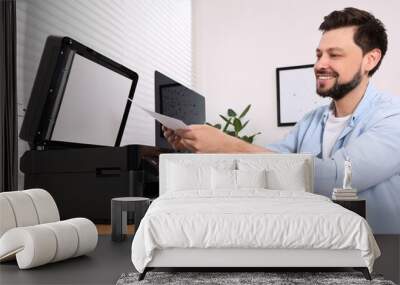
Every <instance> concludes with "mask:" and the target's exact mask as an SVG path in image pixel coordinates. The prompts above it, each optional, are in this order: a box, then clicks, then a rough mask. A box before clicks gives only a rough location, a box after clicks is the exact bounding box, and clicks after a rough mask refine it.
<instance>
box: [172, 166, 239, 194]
mask: <svg viewBox="0 0 400 285" xmlns="http://www.w3.org/2000/svg"><path fill="white" fill-rule="evenodd" d="M234 167H235V161H234V160H226V161H225V160H223V161H216V162H212V161H192V160H177V161H174V162H172V161H170V162H168V165H167V174H168V177H167V179H166V184H167V185H166V189H167V191H185V190H194V189H196V190H211V188H212V186H211V169H213V168H215V169H225V170H227V171H229V170H230V169H234Z"/></svg>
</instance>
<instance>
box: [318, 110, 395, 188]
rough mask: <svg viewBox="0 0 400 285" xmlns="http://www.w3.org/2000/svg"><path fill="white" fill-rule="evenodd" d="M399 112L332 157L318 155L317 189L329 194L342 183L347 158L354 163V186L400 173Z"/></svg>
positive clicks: (361, 185)
mask: <svg viewBox="0 0 400 285" xmlns="http://www.w3.org/2000/svg"><path fill="white" fill-rule="evenodd" d="M399 125H400V114H397V115H391V116H388V117H386V118H384V119H382V120H381V121H380V122H378V123H377V124H375V125H374V126H373V127H371V128H370V129H368V130H367V131H366V132H365V133H363V134H362V135H361V136H359V137H358V138H356V139H354V140H353V141H351V142H350V143H349V144H348V145H347V146H345V147H343V148H341V149H339V150H338V151H337V152H336V153H335V154H334V155H333V156H332V157H331V159H318V158H316V159H315V189H316V191H317V192H318V193H323V194H330V193H331V191H332V189H333V188H334V187H341V185H342V181H343V175H344V161H345V160H346V157H349V158H350V160H351V163H352V187H354V188H356V189H358V190H359V191H364V190H366V189H368V188H371V187H373V186H375V185H377V184H379V183H381V182H383V181H385V180H388V179H390V177H392V176H394V175H398V174H399V173H400V128H399Z"/></svg>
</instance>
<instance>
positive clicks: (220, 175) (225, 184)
mask: <svg viewBox="0 0 400 285" xmlns="http://www.w3.org/2000/svg"><path fill="white" fill-rule="evenodd" d="M211 188H212V189H213V190H231V191H232V190H237V189H241V188H267V176H266V170H265V169H263V170H230V169H215V168H213V169H212V170H211Z"/></svg>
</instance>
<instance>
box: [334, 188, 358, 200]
mask: <svg viewBox="0 0 400 285" xmlns="http://www.w3.org/2000/svg"><path fill="white" fill-rule="evenodd" d="M332 199H333V200H358V195H357V189H342V188H334V189H333V193H332Z"/></svg>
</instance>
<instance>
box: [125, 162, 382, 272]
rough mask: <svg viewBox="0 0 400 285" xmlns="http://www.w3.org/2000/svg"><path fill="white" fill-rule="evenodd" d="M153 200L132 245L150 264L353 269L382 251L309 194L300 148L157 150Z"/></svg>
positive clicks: (142, 262)
mask: <svg viewBox="0 0 400 285" xmlns="http://www.w3.org/2000/svg"><path fill="white" fill-rule="evenodd" d="M159 171H160V196H159V198H157V199H156V200H154V202H153V203H152V204H151V206H150V207H149V209H148V211H147V213H146V215H145V217H144V218H143V220H142V221H141V223H140V225H139V228H138V230H137V232H136V234H135V237H134V240H133V243H132V262H133V264H134V266H135V268H136V269H137V270H138V271H139V272H140V273H141V275H140V276H139V279H143V278H144V277H145V274H146V272H147V271H149V270H151V269H154V268H232V269H237V270H238V271H246V270H247V269H249V268H271V267H279V268H281V267H285V268H287V267H301V268H304V267H311V268H314V267H318V268H321V267H324V268H325V267H335V268H336V267H341V268H342V267H352V268H355V269H357V270H361V271H362V272H363V274H364V276H365V277H366V278H367V279H370V278H371V277H370V274H369V273H370V272H372V269H373V264H374V261H375V259H376V258H377V257H379V255H380V251H379V248H378V246H377V244H376V241H375V239H374V237H373V235H372V231H371V229H370V227H369V225H368V223H367V222H366V220H365V219H363V218H362V217H360V216H359V215H357V214H355V213H353V212H351V211H349V210H347V209H345V208H343V207H341V206H340V205H338V204H335V203H333V202H332V201H331V200H330V199H329V198H327V197H324V196H321V195H316V194H314V193H313V173H314V164H313V157H312V156H311V155H306V154H162V155H161V156H160V169H159Z"/></svg>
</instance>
